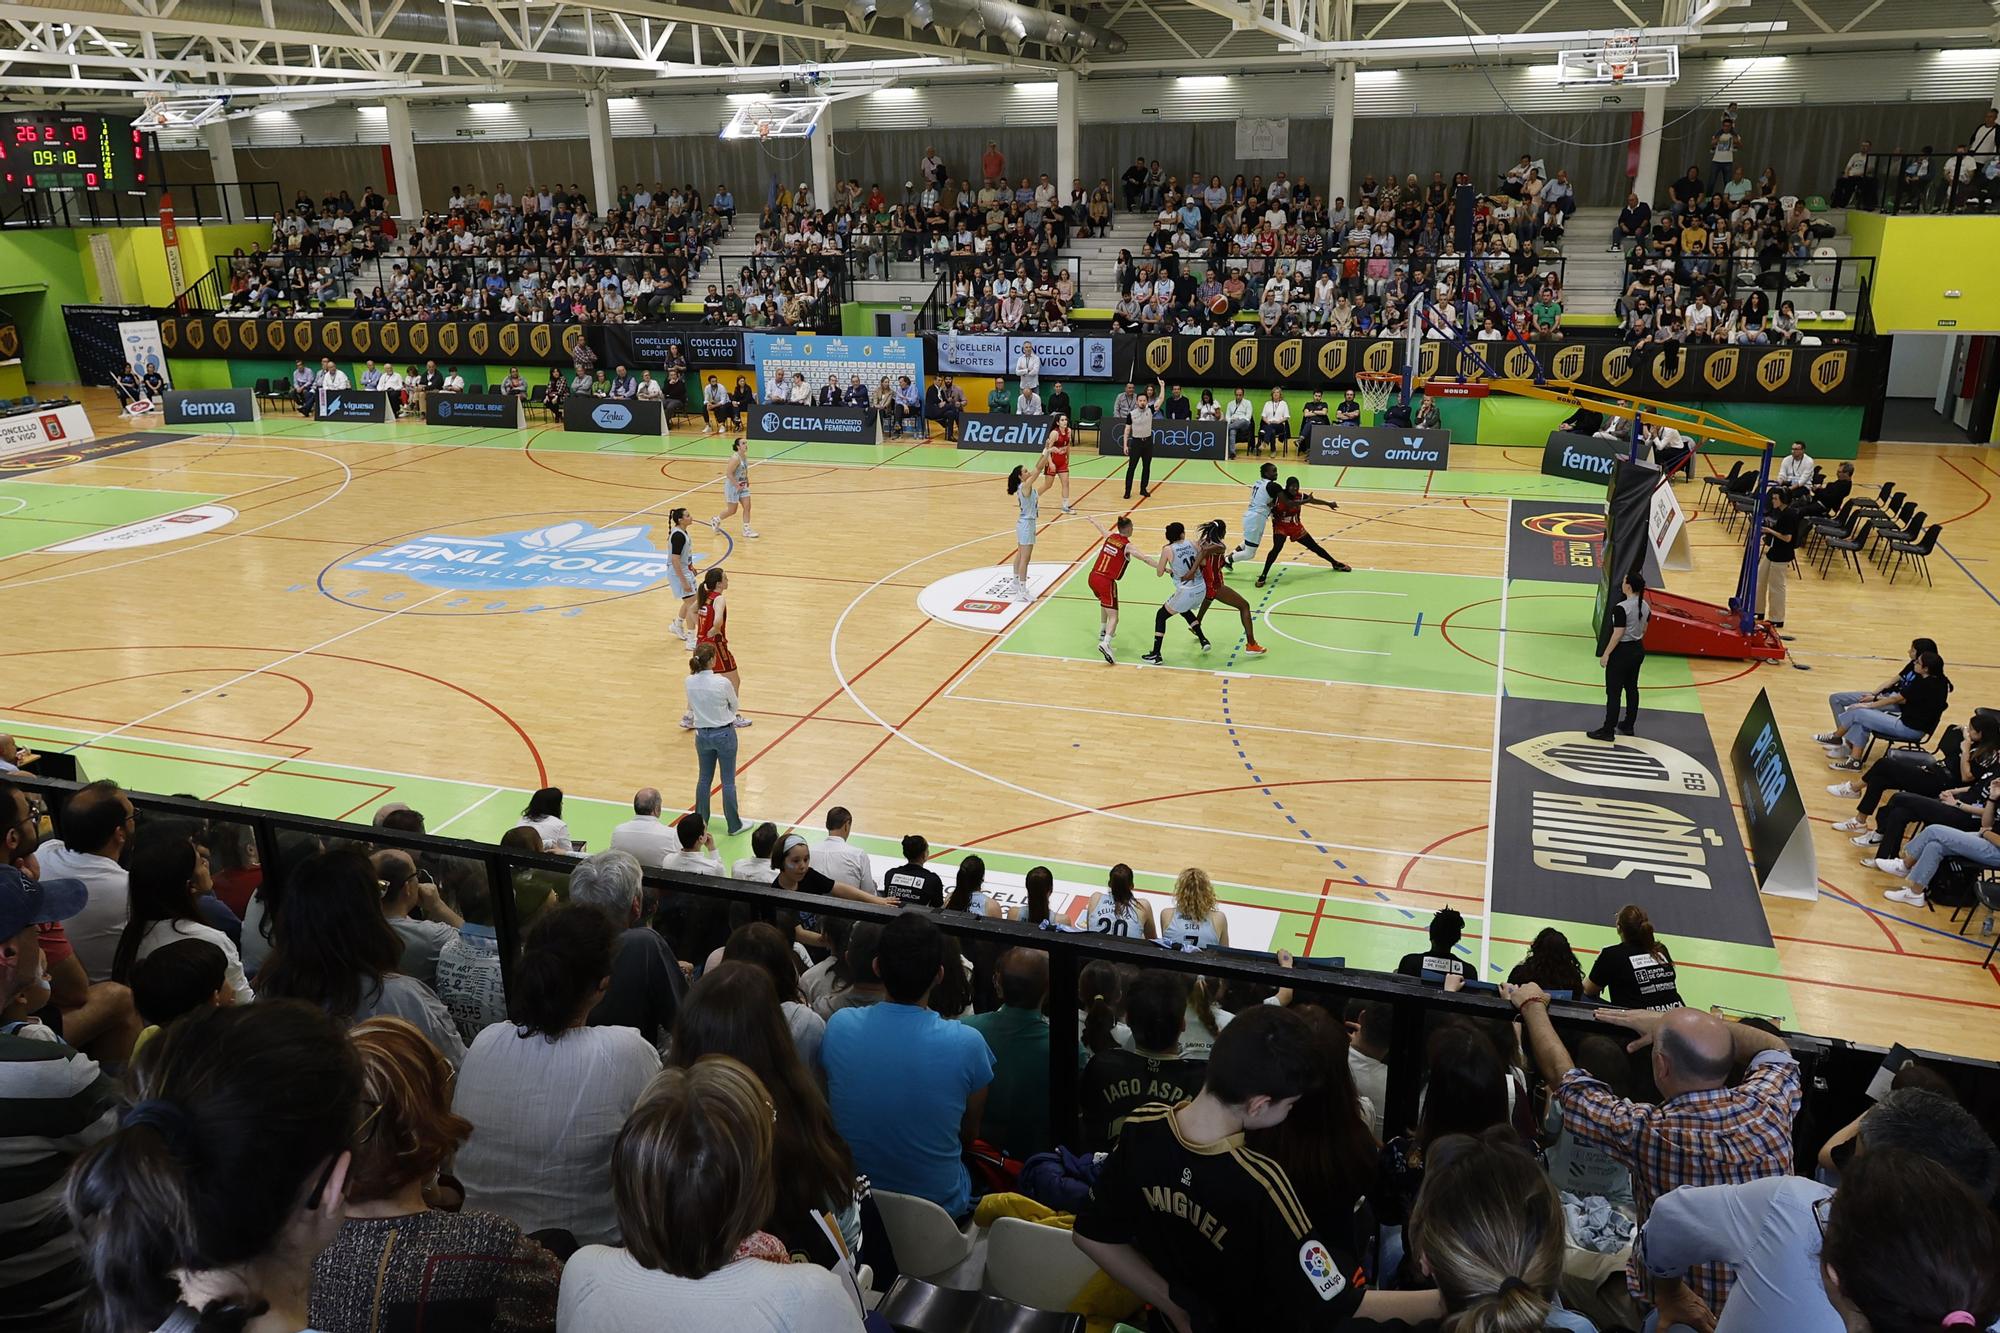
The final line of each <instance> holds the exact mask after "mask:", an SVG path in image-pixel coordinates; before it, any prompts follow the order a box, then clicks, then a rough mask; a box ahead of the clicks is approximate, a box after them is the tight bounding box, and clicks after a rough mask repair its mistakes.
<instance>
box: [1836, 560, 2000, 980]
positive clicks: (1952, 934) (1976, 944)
mask: <svg viewBox="0 0 2000 1333" xmlns="http://www.w3.org/2000/svg"><path fill="white" fill-rule="evenodd" d="M1989 595H1990V594H1989ZM1832 897H1833V899H1834V900H1835V901H1836V902H1843V903H1846V904H1847V905H1848V906H1849V907H1852V908H1856V909H1858V910H1859V911H1863V912H1866V913H1868V915H1870V916H1876V917H1886V918H1887V919H1888V920H1890V921H1894V922H1896V923H1897V924H1898V925H1903V926H1908V927H1909V928H1910V929H1912V930H1922V931H1928V932H1929V933H1931V934H1933V935H1941V936H1943V937H1944V938H1945V939H1948V940H1957V941H1958V942H1959V943H1960V944H1969V945H1971V946H1972V947H1973V948H1975V949H1987V948H1991V947H1992V943H1993V942H1992V941H1991V940H1988V939H1986V938H1984V937H1983V936H1979V935H1961V934H1959V933H1958V932H1957V931H1955V930H1944V929H1941V928H1940V927H1937V926H1929V925H1925V924H1924V923H1923V922H1921V921H1912V920H1910V918H1908V917H1906V916H1898V915H1897V914H1896V913H1894V912H1891V911H1887V910H1885V909H1883V908H1880V907H1871V906H1870V905H1869V904H1867V903H1864V902H1857V901H1856V900H1855V899H1853V898H1852V897H1847V896H1844V895H1842V894H1838V893H1836V894H1833V895H1832ZM1973 910H1975V911H1977V910H1978V909H1977V908H1975V909H1973ZM1970 928H1971V927H1970V923H1968V925H1967V929H1970Z"/></svg>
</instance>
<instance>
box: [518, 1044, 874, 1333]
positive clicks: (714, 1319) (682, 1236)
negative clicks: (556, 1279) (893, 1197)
mask: <svg viewBox="0 0 2000 1333" xmlns="http://www.w3.org/2000/svg"><path fill="white" fill-rule="evenodd" d="M771 1112H772V1103H771V1099H770V1096H769V1094H768V1092H767V1091H766V1090H765V1088H764V1087H763V1086H762V1085H761V1084H760V1083H759V1082H758V1080H757V1076H756V1075H755V1074H753V1073H752V1072H751V1071H750V1070H749V1069H748V1068H746V1067H745V1066H743V1065H742V1064H740V1063H739V1062H737V1061H735V1060H732V1059H730V1058H728V1057H727V1056H710V1057H709V1058H708V1059H705V1060H702V1061H699V1062H698V1063H696V1064H695V1065H694V1066H693V1067H692V1068H689V1069H681V1068H674V1069H668V1070H665V1071H664V1072H662V1073H661V1074H660V1075H659V1077H658V1078H657V1079H655V1080H654V1081H653V1083H652V1085H651V1086H650V1087H648V1088H647V1089H646V1091H645V1095H644V1097H642V1098H641V1099H640V1101H639V1103H638V1105H637V1106H635V1107H634V1108H633V1110H632V1115H631V1119H630V1120H629V1121H628V1122H627V1123H626V1125H625V1127H624V1129H623V1130H621V1131H620V1133H619V1135H618V1141H617V1145H616V1148H615V1150H614V1152H613V1156H612V1163H611V1196H612V1201H613V1203H614V1204H615V1206H616V1208H617V1215H618V1220H619V1223H620V1226H621V1229H622V1231H623V1235H624V1248H622V1249H612V1248H609V1247H607V1246H602V1245H590V1246H586V1247H585V1248H583V1249H582V1250H579V1251H578V1252H577V1254H576V1256H575V1257H574V1258H572V1259H571V1260H570V1261H569V1263H568V1264H567V1265H566V1266H565V1267H564V1269H563V1277H562V1295H561V1301H560V1305H559V1306H558V1309H557V1316H556V1320H557V1326H558V1327H559V1328H563V1329H576V1330H585V1329H588V1330H592V1331H593V1333H596V1331H597V1330H603V1331H604V1333H613V1331H614V1330H637V1329H648V1330H659V1333H858V1330H859V1329H860V1328H861V1327H862V1322H861V1308H860V1305H859V1303H858V1302H857V1301H856V1299H855V1295H854V1292H853V1289H852V1288H851V1287H849V1286H848V1285H846V1284H845V1283H843V1282H842V1281H841V1279H839V1278H837V1277H835V1276H834V1275H833V1274H831V1273H829V1272H828V1271H827V1270H825V1269H824V1268H821V1267H819V1266H818V1265H816V1264H798V1263H791V1262H789V1260H790V1258H791V1255H790V1254H789V1252H788V1251H787V1250H786V1248H785V1244H784V1242H783V1241H782V1240H780V1239H778V1238H777V1237H776V1236H773V1235H771V1234H770V1233H769V1232H766V1231H763V1230H761V1229H760V1228H761V1227H762V1226H763V1223H764V1220H765V1219H766V1218H768V1217H769V1216H770V1215H771V1210H772V1208H773V1206H774V1201H775V1199H776V1195H777V1186H776V1182H775V1180H774V1178H773V1177H774V1170H773V1166H774V1162H773V1156H774V1152H775V1150H776V1146H777V1142H776V1141H777V1128H776V1126H774V1125H773V1123H772V1116H771Z"/></svg>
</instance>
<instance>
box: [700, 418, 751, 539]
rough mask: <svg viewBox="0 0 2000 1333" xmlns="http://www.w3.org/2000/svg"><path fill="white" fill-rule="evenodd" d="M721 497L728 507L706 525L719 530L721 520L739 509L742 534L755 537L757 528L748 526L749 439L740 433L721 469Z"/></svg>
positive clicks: (720, 529)
mask: <svg viewBox="0 0 2000 1333" xmlns="http://www.w3.org/2000/svg"><path fill="white" fill-rule="evenodd" d="M722 498H723V499H724V500H726V501H728V502H729V503H728V507H727V508H725V509H724V510H723V511H722V512H721V513H719V514H717V515H716V516H715V517H714V518H711V519H710V520H708V526H709V527H711V528H714V529H715V530H716V531H717V532H721V531H722V520H723V519H725V518H728V517H729V516H730V515H731V514H733V513H735V512H736V511H737V510H738V509H741V510H742V511H743V535H744V536H745V537H750V538H755V537H756V535H757V529H755V528H753V527H751V526H750V441H749V440H747V439H745V438H744V437H743V436H741V435H739V436H737V437H736V444H735V447H734V448H732V449H731V450H730V452H729V462H728V463H727V464H726V465H725V466H724V467H723V469H722Z"/></svg>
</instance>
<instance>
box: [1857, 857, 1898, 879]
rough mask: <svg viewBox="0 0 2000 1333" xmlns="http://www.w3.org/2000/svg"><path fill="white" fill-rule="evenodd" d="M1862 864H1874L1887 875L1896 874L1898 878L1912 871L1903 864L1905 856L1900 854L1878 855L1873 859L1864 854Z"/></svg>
mask: <svg viewBox="0 0 2000 1333" xmlns="http://www.w3.org/2000/svg"><path fill="white" fill-rule="evenodd" d="M1861 864H1862V865H1865V866H1873V867H1875V869H1877V870H1879V871H1881V872H1882V873H1883V874H1885V875H1895V876H1897V877H1898V878H1901V877H1903V876H1905V875H1908V874H1909V873H1910V868H1909V867H1908V866H1907V865H1905V864H1903V858H1902V857H1900V856H1878V857H1875V858H1873V859H1872V860H1871V859H1869V858H1868V857H1865V856H1864V857H1862V858H1861Z"/></svg>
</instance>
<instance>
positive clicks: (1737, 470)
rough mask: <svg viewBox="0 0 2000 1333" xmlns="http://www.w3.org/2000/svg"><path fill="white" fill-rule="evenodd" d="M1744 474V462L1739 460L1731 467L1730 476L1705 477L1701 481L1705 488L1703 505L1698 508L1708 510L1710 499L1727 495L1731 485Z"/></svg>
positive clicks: (1702, 497) (1702, 494)
mask: <svg viewBox="0 0 2000 1333" xmlns="http://www.w3.org/2000/svg"><path fill="white" fill-rule="evenodd" d="M1742 473H1743V460H1742V459H1740V458H1739V459H1737V460H1736V461H1735V462H1734V463H1732V464H1731V465H1730V468H1729V475H1728V476H1726V477H1703V478H1702V479H1701V484H1702V487H1703V490H1702V493H1701V504H1700V505H1699V506H1697V507H1698V508H1702V509H1706V508H1708V502H1709V500H1710V498H1712V497H1713V496H1715V495H1717V494H1726V493H1727V488H1728V486H1729V483H1730V482H1732V481H1735V480H1736V478H1737V477H1739V476H1741V475H1742Z"/></svg>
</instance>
